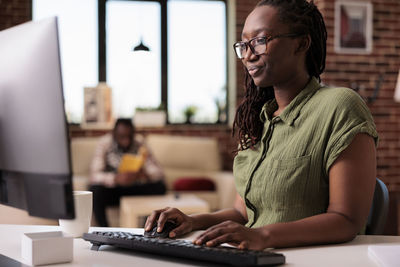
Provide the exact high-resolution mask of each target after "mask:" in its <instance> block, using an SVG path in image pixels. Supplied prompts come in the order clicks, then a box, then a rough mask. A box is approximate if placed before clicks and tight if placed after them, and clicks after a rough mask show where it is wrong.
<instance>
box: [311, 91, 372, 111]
mask: <svg viewBox="0 0 400 267" xmlns="http://www.w3.org/2000/svg"><path fill="white" fill-rule="evenodd" d="M313 98H314V99H313V100H314V102H315V103H318V105H319V106H322V107H324V108H333V109H336V108H340V109H342V108H344V109H351V108H361V109H364V108H366V104H365V101H364V100H363V99H362V98H361V96H360V95H359V94H358V93H357V92H355V91H354V90H352V89H350V88H346V87H334V86H322V87H321V88H320V89H319V90H318V91H317V92H316V93H315V95H314V97H313Z"/></svg>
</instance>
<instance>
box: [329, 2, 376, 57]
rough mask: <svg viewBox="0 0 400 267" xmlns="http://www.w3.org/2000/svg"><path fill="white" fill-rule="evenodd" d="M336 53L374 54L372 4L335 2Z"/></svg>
mask: <svg viewBox="0 0 400 267" xmlns="http://www.w3.org/2000/svg"><path fill="white" fill-rule="evenodd" d="M335 52H336V53H346V54H370V53H371V52H372V4H371V3H370V2H363V1H336V2H335Z"/></svg>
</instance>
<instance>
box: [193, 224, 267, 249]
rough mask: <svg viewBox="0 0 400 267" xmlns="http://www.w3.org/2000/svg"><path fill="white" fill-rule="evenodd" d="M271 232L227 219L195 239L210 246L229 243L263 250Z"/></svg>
mask: <svg viewBox="0 0 400 267" xmlns="http://www.w3.org/2000/svg"><path fill="white" fill-rule="evenodd" d="M268 239H269V234H268V231H266V230H265V229H262V228H253V229H252V228H248V227H245V226H243V225H241V224H239V223H237V222H233V221H225V222H223V223H220V224H217V225H214V226H212V227H210V228H208V229H207V230H206V231H205V232H204V233H202V234H201V235H200V236H198V237H197V239H196V240H194V241H193V243H195V244H196V245H203V244H205V245H206V246H209V247H214V246H218V245H220V244H222V243H228V244H230V245H233V246H236V247H238V248H239V249H251V250H263V249H265V248H266V247H268V245H267V244H268Z"/></svg>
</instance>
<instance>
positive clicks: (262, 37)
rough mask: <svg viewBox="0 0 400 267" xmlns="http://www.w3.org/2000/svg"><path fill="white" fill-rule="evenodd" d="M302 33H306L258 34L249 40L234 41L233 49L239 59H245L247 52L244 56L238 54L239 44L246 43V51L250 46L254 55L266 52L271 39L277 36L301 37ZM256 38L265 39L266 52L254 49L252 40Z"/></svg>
mask: <svg viewBox="0 0 400 267" xmlns="http://www.w3.org/2000/svg"><path fill="white" fill-rule="evenodd" d="M302 35H304V34H301V33H285V34H277V35H270V36H257V37H254V38H251V39H250V40H248V41H247V42H244V41H241V42H236V43H234V44H233V50H235V54H236V56H237V57H238V58H239V59H243V58H244V57H245V54H244V55H243V56H242V57H240V56H239V55H238V53H237V51H236V47H237V46H238V45H245V46H246V52H247V49H248V48H250V50H251V52H252V53H253V55H256V56H259V55H261V54H264V53H265V51H267V48H268V43H269V42H270V41H272V40H274V39H277V38H285V37H299V36H302ZM255 39H265V51H264V52H262V53H256V51H255V49H254V46H253V45H252V44H251V42H252V41H253V40H255Z"/></svg>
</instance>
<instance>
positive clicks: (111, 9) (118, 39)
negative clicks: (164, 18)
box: [106, 1, 161, 117]
mask: <svg viewBox="0 0 400 267" xmlns="http://www.w3.org/2000/svg"><path fill="white" fill-rule="evenodd" d="M160 8H161V7H160V4H159V3H158V2H145V1H142V2H141V1H108V2H107V4H106V36H107V37H106V39H107V40H106V50H107V51H106V53H107V56H106V60H107V66H106V71H107V83H108V85H110V86H111V88H112V90H113V110H114V113H115V114H114V115H115V116H117V117H121V116H124V117H131V116H132V115H133V113H134V110H135V108H136V107H139V106H140V107H157V106H159V105H160V103H161V44H160V43H161V29H160V23H161V22H160V12H161V11H160ZM141 40H143V43H144V45H146V46H147V47H149V48H150V52H143V51H141V52H133V51H132V49H133V47H135V46H137V45H138V44H139V43H140V41H141Z"/></svg>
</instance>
